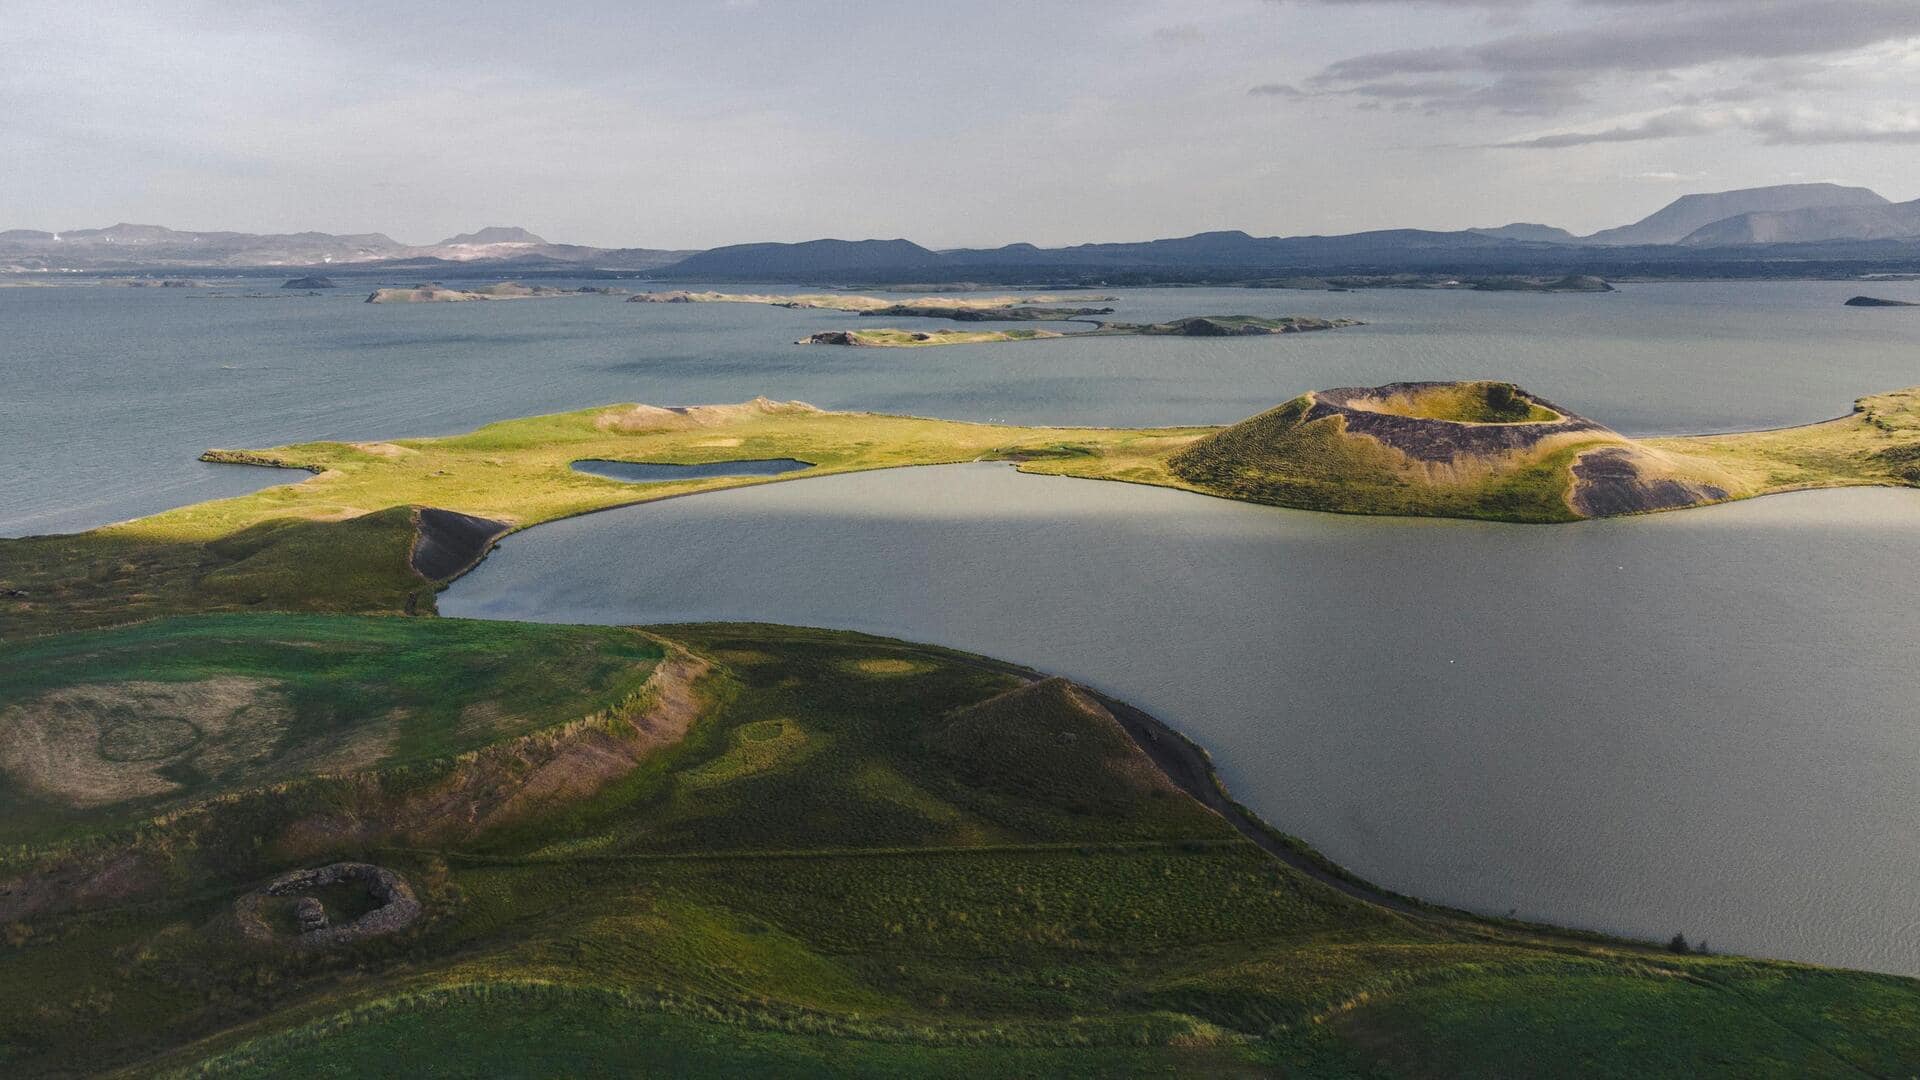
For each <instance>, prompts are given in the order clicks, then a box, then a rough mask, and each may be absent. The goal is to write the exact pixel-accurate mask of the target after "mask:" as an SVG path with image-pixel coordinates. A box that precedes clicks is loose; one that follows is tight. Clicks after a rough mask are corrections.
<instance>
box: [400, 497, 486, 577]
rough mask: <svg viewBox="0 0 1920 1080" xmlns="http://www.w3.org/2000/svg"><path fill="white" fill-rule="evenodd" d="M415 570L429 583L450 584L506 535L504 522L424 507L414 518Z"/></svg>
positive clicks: (413, 555)
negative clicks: (444, 582)
mask: <svg viewBox="0 0 1920 1080" xmlns="http://www.w3.org/2000/svg"><path fill="white" fill-rule="evenodd" d="M414 521H415V528H416V529H417V530H418V532H417V534H416V535H415V537H414V541H413V554H412V562H413V568H414V570H415V571H416V572H418V573H419V575H420V576H421V577H423V578H426V579H427V580H428V581H449V580H451V579H453V578H457V577H459V576H460V575H461V574H464V573H466V572H467V571H468V570H470V569H472V568H473V566H474V564H475V563H478V562H479V561H480V560H481V559H482V558H484V557H485V556H486V554H487V552H488V551H490V550H491V549H492V548H493V544H494V541H496V540H498V539H500V538H501V537H502V536H505V535H506V534H507V530H508V529H509V528H510V526H509V525H508V524H507V523H506V522H504V521H495V520H493V519H492V518H483V517H475V516H474V515H472V514H461V513H456V512H454V511H452V510H440V509H437V508H435V507H431V506H423V507H421V508H420V509H419V511H417V512H416V514H415V516H414Z"/></svg>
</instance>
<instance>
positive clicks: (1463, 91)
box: [1308, 0, 1920, 115]
mask: <svg viewBox="0 0 1920 1080" xmlns="http://www.w3.org/2000/svg"><path fill="white" fill-rule="evenodd" d="M1313 2H1318V3H1323V4H1324V3H1330V2H1331V3H1361V2H1399V3H1414V2H1417V0H1313ZM1580 7H1581V8H1583V9H1587V10H1590V11H1594V12H1597V13H1600V17H1599V18H1597V19H1593V18H1589V19H1586V20H1585V21H1581V22H1579V23H1577V24H1576V25H1573V26H1568V27H1561V28H1557V29H1552V30H1533V29H1529V30H1527V31H1524V32H1520V33H1512V34H1505V35H1501V36H1498V37H1494V38H1491V39H1489V40H1486V41H1481V42H1476V43H1469V44H1457V45H1456V44H1449V45H1428V46H1421V47H1414V48H1405V49H1393V50H1387V51H1382V52H1373V53H1363V54H1361V55H1358V56H1352V57H1348V58H1346V59H1342V60H1338V61H1335V62H1334V63H1332V64H1329V65H1327V66H1326V67H1325V68H1324V69H1323V70H1322V71H1321V72H1320V73H1319V74H1318V75H1316V76H1314V77H1313V78H1312V79H1311V80H1310V82H1309V84H1308V85H1309V86H1311V87H1312V88H1314V89H1318V90H1322V91H1331V92H1341V93H1349V94H1353V95H1356V96H1359V97H1362V98H1381V97H1391V98H1398V99H1400V100H1408V101H1411V102H1413V103H1415V104H1418V105H1422V106H1426V107H1430V108H1434V109H1443V110H1444V109H1452V110H1489V111H1499V112H1507V113H1523V114H1534V115H1547V114H1550V113H1555V112H1561V111H1565V110H1567V109H1569V108H1573V107H1575V106H1578V105H1581V104H1584V103H1585V102H1586V101H1588V100H1589V98H1590V97H1591V96H1592V95H1591V94H1590V93H1589V88H1590V87H1591V86H1592V85H1593V84H1595V83H1597V82H1599V81H1600V80H1603V79H1609V78H1623V77H1632V78H1636V79H1638V80H1639V88H1640V89H1642V90H1645V89H1648V88H1649V81H1648V79H1647V76H1648V75H1649V74H1651V75H1652V76H1653V81H1652V83H1651V86H1652V87H1653V88H1656V89H1657V88H1658V87H1659V86H1662V85H1666V84H1672V85H1673V86H1674V88H1675V93H1674V94H1673V95H1672V96H1671V97H1670V98H1669V99H1668V100H1667V104H1670V105H1699V104H1712V103H1732V102H1739V101H1755V100H1759V99H1762V98H1765V97H1767V96H1769V95H1771V94H1777V93H1779V92H1781V91H1783V90H1786V89H1789V88H1796V89H1810V88H1814V87H1816V86H1817V85H1818V84H1819V81H1820V76H1821V71H1820V68H1821V65H1822V64H1823V63H1826V62H1828V58H1831V57H1834V56H1836V55H1839V54H1846V53H1858V52H1860V51H1861V50H1864V49H1870V48H1874V47H1876V46H1890V45H1895V44H1897V43H1900V42H1906V41H1911V40H1915V39H1920V2H1916V0H1738V2H1737V3H1736V2H1734V0H1582V2H1581V4H1580ZM1700 71H1706V72H1709V73H1713V74H1717V75H1718V76H1719V78H1720V79H1721V80H1722V82H1723V83H1724V82H1725V80H1726V79H1727V78H1732V79H1733V80H1734V83H1733V84H1732V85H1720V86H1715V87H1709V88H1706V89H1704V90H1699V89H1694V90H1687V91H1684V92H1682V91H1681V88H1680V83H1681V81H1682V80H1680V78H1679V75H1681V74H1682V73H1687V72H1700ZM1407 85H1426V86H1428V87H1430V88H1432V93H1430V94H1427V95H1424V96H1422V95H1412V96H1409V97H1406V98H1399V95H1398V93H1397V90H1396V88H1397V87H1402V86H1407Z"/></svg>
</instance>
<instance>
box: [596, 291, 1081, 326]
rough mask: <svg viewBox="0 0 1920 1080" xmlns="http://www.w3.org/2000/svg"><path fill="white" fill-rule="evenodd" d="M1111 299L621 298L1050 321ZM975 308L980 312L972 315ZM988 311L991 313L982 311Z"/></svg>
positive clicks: (671, 294)
mask: <svg viewBox="0 0 1920 1080" xmlns="http://www.w3.org/2000/svg"><path fill="white" fill-rule="evenodd" d="M1113 299H1115V298H1114V297H1111V296H1054V295H1049V294H1044V293H1041V294H1035V295H1033V296H1011V295H1008V296H922V297H917V298H915V299H912V300H887V299H883V298H881V297H878V296H862V295H860V294H857V293H800V294H795V295H776V294H771V293H722V292H688V291H687V290H685V289H671V290H668V291H665V292H643V293H635V294H633V295H632V296H629V297H627V303H629V304H767V305H771V306H773V307H784V308H825V309H827V310H829V311H853V312H859V313H861V314H867V313H873V314H881V315H892V316H898V317H905V316H917V317H921V318H930V319H979V320H987V319H999V320H1032V319H1054V318H1059V317H1061V316H1060V315H1059V313H1058V310H1059V307H1060V306H1061V305H1067V304H1097V303H1104V302H1106V301H1109V300H1113ZM1035 305H1054V306H1055V307H1054V308H1052V309H1047V310H1048V313H1047V314H1044V315H1031V314H1026V312H1030V311H1033V310H1036V308H1035ZM1110 310H1111V309H1103V310H1095V309H1092V308H1087V309H1085V311H1086V313H1088V314H1104V313H1105V312H1106V311H1110ZM975 312H979V313H980V314H977V315H976V314H973V313H975ZM989 312H991V314H988V313H989Z"/></svg>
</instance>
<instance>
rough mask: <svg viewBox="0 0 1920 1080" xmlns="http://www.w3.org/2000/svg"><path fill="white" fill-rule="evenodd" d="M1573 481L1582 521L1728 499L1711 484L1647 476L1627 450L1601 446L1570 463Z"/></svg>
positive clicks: (1574, 496) (1633, 453) (1575, 501)
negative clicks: (1582, 517) (1589, 518)
mask: <svg viewBox="0 0 1920 1080" xmlns="http://www.w3.org/2000/svg"><path fill="white" fill-rule="evenodd" d="M1573 478H1574V485H1573V494H1572V503H1573V508H1574V510H1575V511H1577V512H1578V513H1580V514H1581V515H1583V516H1585V517H1612V516H1614V515H1616V514H1643V513H1647V512H1648V511H1652V510H1677V509H1679V508H1680V507H1683V506H1698V505H1700V504H1701V503H1709V502H1719V501H1720V500H1722V499H1725V498H1726V497H1727V492H1726V491H1725V490H1723V489H1721V488H1717V487H1715V486H1713V485H1712V484H1698V483H1690V482H1687V481H1684V480H1675V479H1671V478H1669V477H1650V476H1647V475H1646V474H1644V473H1642V472H1641V471H1640V467H1639V464H1638V462H1637V461H1636V459H1635V451H1634V450H1633V448H1632V447H1628V446H1603V447H1600V448H1599V449H1596V450H1589V451H1587V452H1586V453H1584V454H1581V455H1580V458H1579V460H1577V461H1575V462H1574V463H1573Z"/></svg>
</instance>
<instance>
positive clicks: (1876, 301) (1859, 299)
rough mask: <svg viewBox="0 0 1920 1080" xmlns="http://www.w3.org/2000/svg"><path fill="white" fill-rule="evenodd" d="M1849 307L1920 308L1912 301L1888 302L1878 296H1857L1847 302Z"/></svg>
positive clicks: (1919, 305)
mask: <svg viewBox="0 0 1920 1080" xmlns="http://www.w3.org/2000/svg"><path fill="white" fill-rule="evenodd" d="M1846 306H1847V307H1920V304H1916V303H1914V302H1913V301H1911V300H1886V299H1883V298H1881V297H1878V296H1856V297H1854V298H1853V299H1851V300H1848V301H1847V304H1846Z"/></svg>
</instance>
